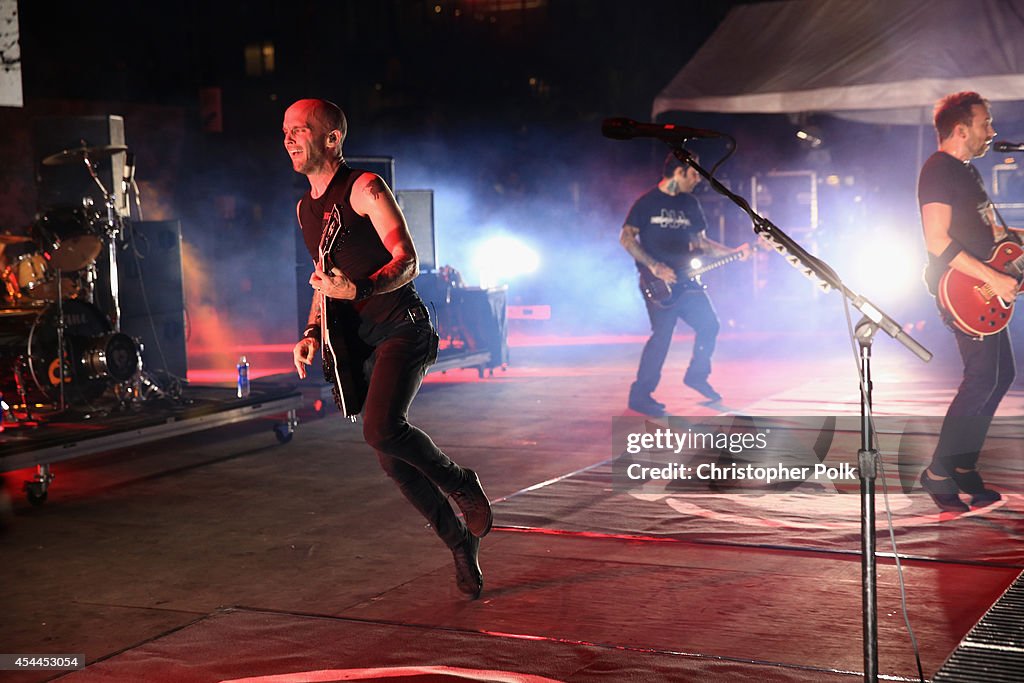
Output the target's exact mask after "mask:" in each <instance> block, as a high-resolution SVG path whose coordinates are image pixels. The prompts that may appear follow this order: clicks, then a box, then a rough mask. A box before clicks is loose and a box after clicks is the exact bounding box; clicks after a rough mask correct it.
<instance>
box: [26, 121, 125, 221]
mask: <svg viewBox="0 0 1024 683" xmlns="http://www.w3.org/2000/svg"><path fill="white" fill-rule="evenodd" d="M33 138H34V142H35V152H36V167H37V169H38V172H37V174H36V183H37V185H38V193H39V208H40V210H41V211H42V212H43V213H46V212H47V211H48V210H50V209H62V208H77V207H80V206H82V200H83V199H84V198H86V197H88V198H91V199H92V201H93V205H94V206H95V207H96V208H97V209H102V208H103V201H104V200H103V193H102V192H100V189H99V188H98V187H97V186H96V182H95V181H94V180H93V179H92V176H91V175H90V174H89V171H88V169H87V168H86V167H85V164H84V162H83V161H82V160H81V159H77V160H76V159H75V157H74V156H70V157H69V159H70V161H69V162H68V163H61V164H58V165H44V164H43V159H45V158H47V157H49V156H50V155H52V154H57V153H59V152H63V151H65V150H73V149H77V148H81V147H106V146H107V145H124V144H125V138H124V118H123V117H121V116H116V115H113V114H111V115H107V116H48V117H40V118H37V119H36V120H35V121H34V122H33ZM125 158H126V153H125V152H118V153H117V154H114V155H110V154H104V153H102V152H100V153H97V155H96V157H95V158H94V159H93V163H94V165H95V168H96V175H97V177H98V178H99V180H100V182H102V183H103V186H104V187H105V188H106V189H107V192H109V193H111V194H113V195H114V201H115V205H116V206H117V209H118V211H119V212H120V213H121V215H127V207H126V206H125V197H124V190H123V188H122V187H121V181H122V178H123V177H124V166H125Z"/></svg>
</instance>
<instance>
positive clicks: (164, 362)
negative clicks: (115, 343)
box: [117, 221, 188, 377]
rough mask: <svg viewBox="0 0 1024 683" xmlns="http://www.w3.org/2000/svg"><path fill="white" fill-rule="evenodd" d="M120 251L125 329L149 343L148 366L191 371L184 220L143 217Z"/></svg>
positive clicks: (182, 373) (178, 373)
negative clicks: (186, 314)
mask: <svg viewBox="0 0 1024 683" xmlns="http://www.w3.org/2000/svg"><path fill="white" fill-rule="evenodd" d="M127 234H128V236H129V239H128V240H126V242H125V243H124V244H123V245H119V247H118V252H117V279H118V303H119V304H120V308H121V325H120V326H121V331H122V332H124V333H125V334H127V335H129V336H132V337H138V338H140V339H141V340H142V342H143V344H144V345H145V351H144V353H143V363H144V367H145V369H147V370H166V371H168V372H170V373H171V374H173V375H176V376H178V377H185V376H186V373H187V372H188V361H187V356H186V339H185V288H184V277H183V271H182V261H181V222H180V221H138V222H136V223H133V224H132V225H131V226H130V229H129V231H128V233H127Z"/></svg>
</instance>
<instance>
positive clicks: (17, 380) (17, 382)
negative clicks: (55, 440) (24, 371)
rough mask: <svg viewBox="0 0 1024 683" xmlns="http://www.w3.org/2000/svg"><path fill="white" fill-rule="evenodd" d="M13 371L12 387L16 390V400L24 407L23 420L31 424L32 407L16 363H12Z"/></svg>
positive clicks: (23, 379)
mask: <svg viewBox="0 0 1024 683" xmlns="http://www.w3.org/2000/svg"><path fill="white" fill-rule="evenodd" d="M13 370H14V386H15V387H17V389H18V398H20V399H21V404H22V405H23V406H25V420H26V421H28V422H32V421H33V418H32V406H31V405H30V404H29V402H28V392H27V391H26V390H25V378H24V377H22V376H21V368H20V367H19V364H18V363H17V362H15V363H13ZM12 412H13V411H12Z"/></svg>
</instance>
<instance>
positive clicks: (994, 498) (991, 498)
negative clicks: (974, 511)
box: [971, 489, 1003, 508]
mask: <svg viewBox="0 0 1024 683" xmlns="http://www.w3.org/2000/svg"><path fill="white" fill-rule="evenodd" d="M1002 499H1003V497H1002V496H1001V495H999V491H993V490H992V489H984V490H982V491H979V492H978V493H975V494H974V495H973V496H971V507H972V508H983V507H985V506H986V505H992V504H993V503H998V502H999V501H1001V500H1002Z"/></svg>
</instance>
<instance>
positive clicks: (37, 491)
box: [25, 486, 47, 505]
mask: <svg viewBox="0 0 1024 683" xmlns="http://www.w3.org/2000/svg"><path fill="white" fill-rule="evenodd" d="M46 494H47V492H46V491H45V490H43V489H41V488H40V487H39V486H26V487H25V497H26V498H28V502H29V503H31V504H32V505H42V504H43V503H45V502H46Z"/></svg>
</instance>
